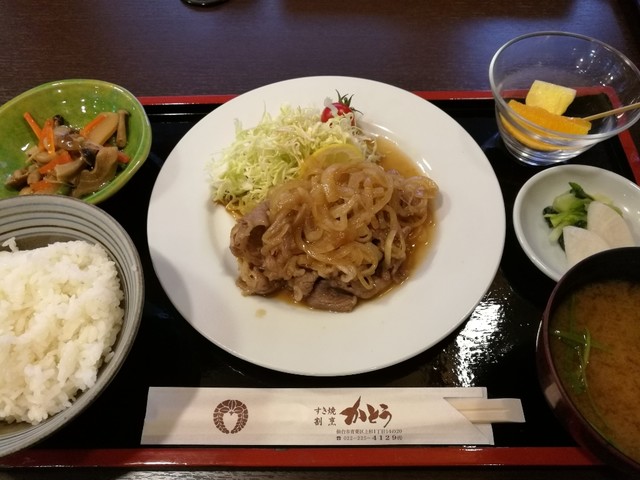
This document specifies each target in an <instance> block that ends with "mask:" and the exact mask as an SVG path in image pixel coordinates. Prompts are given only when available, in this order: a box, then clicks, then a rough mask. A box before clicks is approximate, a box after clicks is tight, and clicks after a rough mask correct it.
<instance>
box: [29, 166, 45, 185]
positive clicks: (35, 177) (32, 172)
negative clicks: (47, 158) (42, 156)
mask: <svg viewBox="0 0 640 480" xmlns="http://www.w3.org/2000/svg"><path fill="white" fill-rule="evenodd" d="M40 180H42V174H41V173H40V172H39V171H38V169H37V168H31V169H29V174H28V175H27V184H28V185H31V184H32V183H36V182H39V181H40Z"/></svg>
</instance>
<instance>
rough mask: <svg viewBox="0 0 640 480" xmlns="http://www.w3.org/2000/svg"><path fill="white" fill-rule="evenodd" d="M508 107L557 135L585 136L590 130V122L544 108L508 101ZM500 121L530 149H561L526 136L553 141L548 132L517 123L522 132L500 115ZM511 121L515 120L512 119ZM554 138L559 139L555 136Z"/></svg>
mask: <svg viewBox="0 0 640 480" xmlns="http://www.w3.org/2000/svg"><path fill="white" fill-rule="evenodd" d="M508 105H509V107H510V108H512V109H513V110H515V111H516V112H517V113H519V114H520V116H522V117H524V118H526V119H527V120H529V121H530V122H532V123H535V124H536V125H539V126H540V127H543V128H546V129H548V130H554V131H556V132H558V133H568V134H572V135H586V134H587V133H589V130H590V129H591V122H588V121H586V120H582V119H581V118H574V117H564V116H562V115H555V114H553V113H549V112H548V111H546V110H545V109H544V108H541V107H532V106H531V105H525V104H524V103H521V102H518V101H517V100H510V101H509V103H508ZM500 120H501V121H502V125H503V126H504V128H505V129H506V130H507V131H508V132H509V133H510V134H511V135H512V136H513V137H514V138H516V139H517V140H518V141H520V142H521V143H523V144H524V145H526V146H528V147H530V148H534V149H536V150H547V151H551V150H559V149H561V148H562V147H559V146H556V145H553V144H551V143H546V142H544V140H543V139H537V138H533V137H532V136H531V135H529V134H528V132H531V134H537V135H540V136H542V137H546V138H549V139H553V138H554V135H552V134H549V133H548V132H545V131H543V130H539V129H536V128H534V127H530V126H529V125H525V124H524V123H523V122H519V124H520V126H521V127H522V128H524V129H525V130H527V131H528V132H523V131H522V130H521V129H519V128H518V127H516V126H515V125H513V123H511V121H509V120H507V119H505V118H504V117H503V116H502V115H500ZM513 121H517V120H515V119H513ZM555 138H559V137H558V136H555Z"/></svg>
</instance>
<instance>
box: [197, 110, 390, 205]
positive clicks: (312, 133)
mask: <svg viewBox="0 0 640 480" xmlns="http://www.w3.org/2000/svg"><path fill="white" fill-rule="evenodd" d="M352 119H353V114H348V115H345V116H341V117H335V118H333V119H331V120H329V121H328V122H326V123H323V122H321V121H320V110H319V109H316V108H302V107H296V108H293V107H291V106H289V105H283V106H282V107H281V108H280V111H279V114H278V115H277V116H275V117H272V116H271V115H270V114H268V113H265V114H264V115H263V117H262V119H261V121H260V123H259V124H258V125H257V126H255V127H254V128H249V129H243V128H242V125H241V123H240V122H239V121H237V120H236V138H235V141H234V142H233V143H232V144H231V145H230V146H229V147H228V148H226V149H225V150H224V151H223V152H222V154H221V156H220V158H219V159H217V160H216V159H214V161H213V163H212V165H211V170H210V179H211V180H210V181H211V187H212V192H211V194H212V198H213V200H214V201H215V202H219V203H222V204H223V205H226V207H227V209H229V210H231V211H233V212H236V213H239V214H241V215H242V214H245V213H247V212H248V211H250V210H251V209H252V208H253V207H255V206H256V205H257V204H258V203H260V202H261V201H262V200H264V199H265V197H266V195H267V192H268V191H269V189H270V188H272V187H273V186H275V185H279V184H281V183H283V182H285V181H287V180H290V179H292V178H295V177H296V175H297V174H298V170H299V168H300V166H301V165H302V163H303V161H304V160H305V158H307V157H308V156H309V155H311V154H313V153H314V152H315V151H316V150H318V149H320V148H322V147H325V146H327V145H332V144H340V143H351V144H353V145H355V146H357V147H358V148H359V149H360V150H361V151H362V153H363V157H364V158H365V159H366V160H367V161H377V160H378V155H377V153H376V150H375V142H374V139H373V137H371V136H367V135H366V134H364V133H363V132H362V130H360V129H359V128H358V127H356V126H353V125H351V122H352Z"/></svg>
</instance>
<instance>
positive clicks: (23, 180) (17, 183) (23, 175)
mask: <svg viewBox="0 0 640 480" xmlns="http://www.w3.org/2000/svg"><path fill="white" fill-rule="evenodd" d="M28 176H29V172H28V171H27V169H26V168H20V169H19V170H16V171H15V172H13V173H12V174H11V175H10V176H9V178H7V181H6V182H5V183H4V184H5V185H6V186H7V187H9V188H22V187H24V186H25V185H26V184H27V177H28Z"/></svg>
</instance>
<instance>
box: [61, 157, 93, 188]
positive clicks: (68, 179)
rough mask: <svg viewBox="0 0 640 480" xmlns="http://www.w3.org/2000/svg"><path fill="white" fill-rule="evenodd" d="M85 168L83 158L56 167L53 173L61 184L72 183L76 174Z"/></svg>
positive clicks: (85, 164)
mask: <svg viewBox="0 0 640 480" xmlns="http://www.w3.org/2000/svg"><path fill="white" fill-rule="evenodd" d="M86 167H87V163H86V162H85V161H84V158H77V159H75V160H73V161H72V162H68V163H63V164H60V165H56V167H55V168H54V169H53V173H54V175H55V177H56V179H57V180H58V181H59V182H62V183H73V182H74V180H75V179H76V177H77V176H78V174H80V172H81V171H82V170H83V169H84V168H86Z"/></svg>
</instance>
